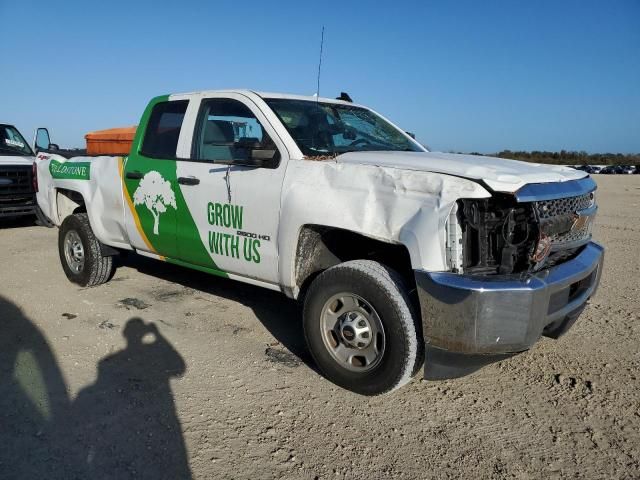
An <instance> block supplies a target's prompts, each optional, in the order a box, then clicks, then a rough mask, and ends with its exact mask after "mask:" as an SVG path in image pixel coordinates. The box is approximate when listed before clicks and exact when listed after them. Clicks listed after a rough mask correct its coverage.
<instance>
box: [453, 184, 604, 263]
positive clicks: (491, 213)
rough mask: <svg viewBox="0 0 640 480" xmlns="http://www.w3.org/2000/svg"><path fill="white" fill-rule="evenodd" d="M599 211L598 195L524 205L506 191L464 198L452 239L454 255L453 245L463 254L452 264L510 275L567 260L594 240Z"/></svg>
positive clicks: (456, 209)
mask: <svg viewBox="0 0 640 480" xmlns="http://www.w3.org/2000/svg"><path fill="white" fill-rule="evenodd" d="M595 211H596V207H595V205H594V195H593V193H589V194H587V195H582V196H578V197H570V198H563V199H556V200H545V201H539V202H524V203H518V202H517V201H516V200H515V198H514V197H513V196H511V195H507V194H495V195H494V196H493V197H491V198H488V199H472V200H459V201H458V204H457V208H455V219H451V218H450V222H451V221H452V220H453V221H455V222H456V223H457V225H455V226H449V228H448V230H449V234H448V239H447V242H448V250H449V257H450V259H451V258H453V257H455V254H456V253H457V250H455V249H453V248H451V244H452V243H454V242H455V243H459V244H460V245H461V246H462V252H461V255H459V254H458V255H459V256H458V261H457V262H456V261H455V258H454V261H453V262H452V261H450V262H449V263H450V266H451V267H452V271H457V272H458V273H463V272H464V273H466V274H477V275H495V274H497V275H506V274H512V273H523V272H533V271H537V270H540V269H542V268H543V267H550V266H553V265H556V264H559V263H562V262H564V261H566V260H569V259H571V258H573V257H574V256H575V255H577V254H578V253H579V252H580V249H581V247H582V246H584V245H585V244H586V243H588V242H589V240H590V239H591V224H592V221H593V217H594V214H595ZM456 231H457V234H456ZM452 252H453V255H452Z"/></svg>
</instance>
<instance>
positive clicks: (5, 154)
mask: <svg viewBox="0 0 640 480" xmlns="http://www.w3.org/2000/svg"><path fill="white" fill-rule="evenodd" d="M34 161H35V155H34V153H33V150H32V149H31V147H30V146H29V144H28V143H27V141H26V140H25V139H24V137H23V136H22V134H21V133H20V132H19V131H18V129H17V128H16V127H14V126H13V125H9V124H6V123H0V217H20V216H24V215H35V216H36V217H37V219H38V223H39V224H41V225H45V226H53V224H52V223H51V222H50V221H49V220H48V219H47V218H46V217H45V216H44V215H43V214H42V210H40V208H39V207H38V203H37V201H36V186H35V184H34V176H33V169H34Z"/></svg>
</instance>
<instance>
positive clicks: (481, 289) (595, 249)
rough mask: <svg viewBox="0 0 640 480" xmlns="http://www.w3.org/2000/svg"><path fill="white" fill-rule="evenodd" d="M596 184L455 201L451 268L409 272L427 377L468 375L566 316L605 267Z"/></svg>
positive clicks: (449, 238) (555, 330) (449, 233)
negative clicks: (594, 233) (594, 236)
mask: <svg viewBox="0 0 640 480" xmlns="http://www.w3.org/2000/svg"><path fill="white" fill-rule="evenodd" d="M595 189H596V185H595V182H593V180H592V179H591V178H590V177H585V178H583V179H579V180H571V181H568V182H558V183H548V184H544V183H541V184H528V185H525V186H524V187H522V188H520V189H519V190H517V191H516V192H515V193H513V194H509V193H500V192H496V193H493V194H492V196H491V197H490V198H474V199H461V200H458V201H457V202H456V204H455V205H454V206H453V208H452V210H451V213H450V215H449V218H448V221H447V223H446V231H445V237H446V238H445V244H446V262H447V267H448V271H444V272H420V271H417V272H416V283H417V286H418V293H419V297H420V305H421V309H422V318H423V330H424V334H425V341H426V344H427V352H428V353H427V359H426V367H425V376H426V377H427V378H430V379H439V378H453V377H459V376H462V375H465V374H467V373H470V372H472V371H474V370H477V369H478V368H480V367H482V366H483V365H486V364H488V363H492V362H494V361H497V360H500V359H503V358H506V357H508V356H511V355H513V354H515V353H518V352H521V351H524V350H527V349H528V348H530V347H531V346H532V345H533V344H534V343H535V342H536V341H537V340H538V339H539V338H540V337H541V336H547V337H552V338H558V337H559V336H560V335H562V334H563V333H565V332H566V331H567V330H568V329H569V328H570V327H571V326H572V325H573V323H574V322H575V320H576V319H577V318H578V316H579V315H580V313H581V312H582V310H583V309H584V307H585V306H586V302H587V301H588V299H589V298H590V297H591V296H592V295H593V294H594V293H595V290H596V288H597V285H598V282H599V279H600V275H601V271H602V262H603V256H604V252H603V249H602V247H601V246H599V245H598V244H596V243H594V242H592V241H591V230H592V225H593V219H594V217H595V214H596V211H597V206H596V204H595Z"/></svg>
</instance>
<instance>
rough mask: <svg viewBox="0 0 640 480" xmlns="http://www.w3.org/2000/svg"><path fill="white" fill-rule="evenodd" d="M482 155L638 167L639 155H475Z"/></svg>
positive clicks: (513, 153)
mask: <svg viewBox="0 0 640 480" xmlns="http://www.w3.org/2000/svg"><path fill="white" fill-rule="evenodd" d="M471 154H472V155H483V156H491V157H499V158H509V159H511V160H522V161H524V162H535V163H553V164H557V165H640V153H630V154H623V153H587V152H573V151H567V150H560V151H559V152H544V151H538V150H534V151H532V152H522V151H515V152H514V151H511V150H503V151H501V152H499V153H491V154H484V153H477V152H472V153H471Z"/></svg>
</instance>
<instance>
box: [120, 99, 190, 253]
mask: <svg viewBox="0 0 640 480" xmlns="http://www.w3.org/2000/svg"><path fill="white" fill-rule="evenodd" d="M188 103H189V102H188V101H187V100H178V101H169V99H168V97H159V98H157V99H155V101H154V102H151V103H150V104H149V106H148V107H147V110H146V111H145V113H144V115H143V118H142V121H141V127H143V128H144V126H145V125H146V129H145V131H144V137H143V138H142V133H141V132H138V133H137V135H136V139H135V140H134V143H133V147H132V149H131V152H132V153H131V154H130V156H129V157H128V158H126V157H125V159H124V160H123V165H122V177H123V182H124V196H125V203H126V205H125V225H126V228H127V234H128V236H129V241H130V243H131V245H132V246H133V247H134V248H135V249H136V250H139V251H141V252H146V253H148V254H151V255H157V256H159V257H168V258H174V257H176V256H177V255H178V250H177V247H176V219H177V218H178V217H179V215H180V214H182V211H185V210H187V207H186V204H185V201H184V199H183V198H182V195H181V194H180V189H179V186H178V177H177V172H176V171H177V161H176V151H177V146H178V139H179V137H180V133H181V131H182V123H183V120H184V116H185V112H186V110H187V106H188Z"/></svg>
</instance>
